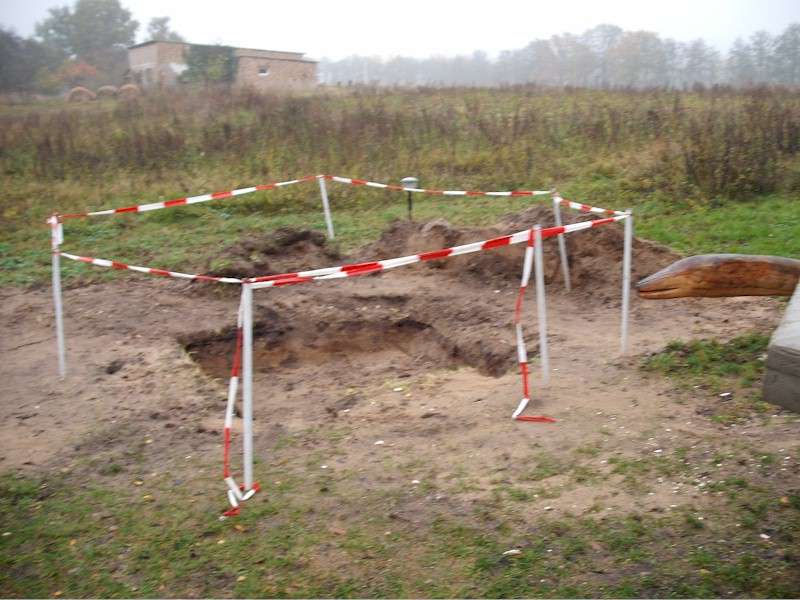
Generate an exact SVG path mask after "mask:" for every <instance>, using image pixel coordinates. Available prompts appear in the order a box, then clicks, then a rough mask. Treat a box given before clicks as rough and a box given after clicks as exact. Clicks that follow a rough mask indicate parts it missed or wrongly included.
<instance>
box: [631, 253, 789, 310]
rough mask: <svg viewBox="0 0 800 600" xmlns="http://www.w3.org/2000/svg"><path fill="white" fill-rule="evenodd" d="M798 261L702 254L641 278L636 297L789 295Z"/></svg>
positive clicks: (774, 257) (779, 258) (743, 255)
mask: <svg viewBox="0 0 800 600" xmlns="http://www.w3.org/2000/svg"><path fill="white" fill-rule="evenodd" d="M798 279H800V260H795V259H793V258H783V257H780V256H754V255H748V254H703V255H700V256H690V257H689V258H684V259H682V260H679V261H677V262H674V263H672V264H671V265H670V266H668V267H667V268H665V269H662V270H661V271H658V272H657V273H655V274H653V275H650V276H649V277H646V278H644V279H642V280H641V281H640V282H639V283H638V284H637V286H636V288H637V290H638V292H639V297H640V298H647V299H652V300H660V299H665V298H687V297H706V298H723V297H732V296H791V295H792V293H793V292H794V290H795V288H796V287H797V282H798Z"/></svg>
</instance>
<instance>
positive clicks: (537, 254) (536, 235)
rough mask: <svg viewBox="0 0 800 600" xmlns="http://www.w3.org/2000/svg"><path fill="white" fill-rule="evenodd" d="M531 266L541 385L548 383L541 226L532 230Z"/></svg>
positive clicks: (548, 369)
mask: <svg viewBox="0 0 800 600" xmlns="http://www.w3.org/2000/svg"><path fill="white" fill-rule="evenodd" d="M533 244H534V246H533V266H534V271H535V276H536V313H537V318H538V320H539V361H540V363H541V366H542V385H547V384H549V383H550V353H549V352H548V350H547V307H546V306H545V298H544V259H543V254H542V252H543V250H544V248H543V246H542V226H541V225H536V226H535V227H534V228H533Z"/></svg>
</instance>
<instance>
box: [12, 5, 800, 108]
mask: <svg viewBox="0 0 800 600" xmlns="http://www.w3.org/2000/svg"><path fill="white" fill-rule="evenodd" d="M138 31H139V23H138V22H137V21H136V20H134V19H133V18H132V15H131V13H130V11H129V10H127V9H126V8H124V7H123V6H122V4H121V3H120V0H75V3H74V5H73V6H63V7H58V8H51V9H50V10H49V13H48V15H47V16H46V17H45V18H44V19H43V20H42V21H40V22H39V23H37V24H36V28H35V34H34V35H33V36H31V37H29V38H23V37H21V36H19V35H17V34H16V33H14V32H13V31H11V30H9V29H4V28H2V27H0V92H37V93H58V92H61V91H63V90H64V89H67V88H70V87H73V86H76V85H86V86H90V87H91V86H100V85H104V84H115V85H117V84H120V83H122V81H123V78H124V76H125V74H126V71H127V68H128V61H127V47H128V46H130V45H132V44H133V43H134V42H135V40H136V35H137V32H138ZM145 37H146V39H148V40H165V41H183V39H182V38H181V36H180V35H179V34H177V33H176V32H175V31H173V30H172V29H171V28H170V22H169V17H156V18H153V19H152V20H151V21H150V22H149V24H148V26H147V28H146V34H145ZM207 48H209V50H208V52H206V53H205V54H208V53H209V52H211V51H212V50H213V49H214V47H207ZM219 48H220V49H221V50H220V51H223V50H224V49H225V48H226V47H219ZM190 54H191V53H190ZM196 54H197V56H195V57H192V56H188V57H187V62H191V60H190V59H193V58H194V59H195V60H194V61H193V63H192V64H193V65H194V69H193V70H192V73H194V72H195V71H197V73H198V74H197V76H196V77H194V78H193V79H192V80H193V81H201V82H210V81H216V82H219V81H222V82H224V81H225V79H224V78H222V79H220V78H219V77H216V78H215V77H214V76H213V75H214V74H215V72H216V71H220V68H217V67H219V64H222V63H221V62H220V61H219V60H217V61H216V62H214V64H213V65H212V66H213V67H214V68H213V69H212V68H206V67H207V66H208V65H206V63H207V62H208V57H207V56H206V55H205V54H204V53H203V52H198V53H196ZM204 61H205V62H204ZM223 62H224V61H223ZM194 63H196V64H194ZM217 63H219V64H217ZM225 65H227V63H225V64H223V66H225ZM190 66H191V65H190ZM222 71H224V72H225V73H227V71H226V70H225V69H222ZM223 74H224V73H223ZM319 77H320V81H321V82H322V83H325V84H368V85H388V86H393V85H401V86H402V85H411V86H420V85H425V86H498V85H520V84H540V85H549V86H575V87H600V88H616V87H621V88H649V87H668V88H686V87H692V86H696V85H704V86H707V85H715V84H728V85H734V86H741V87H744V86H754V85H785V86H798V85H800V24H798V23H793V24H790V25H788V26H787V27H786V29H785V30H784V31H783V32H782V33H780V34H779V35H775V36H773V35H771V34H769V33H767V32H764V31H760V32H756V33H754V34H753V35H751V36H750V37H749V38H748V39H737V40H736V42H735V43H734V44H733V46H732V47H731V49H730V51H729V52H727V54H725V55H723V54H722V53H721V52H719V51H718V50H717V49H715V48H713V47H712V46H710V45H709V44H707V43H706V42H705V41H703V40H702V39H697V40H694V41H691V42H678V41H675V40H672V39H669V38H661V37H659V36H658V35H657V34H656V33H653V32H649V31H624V30H623V29H621V28H620V27H617V26H615V25H598V26H597V27H594V28H592V29H589V30H588V31H585V32H584V33H582V34H580V35H576V34H571V33H564V34H561V35H554V36H552V37H550V38H549V39H537V40H534V41H532V42H530V43H529V44H528V45H527V46H525V47H524V48H521V49H517V50H507V51H504V52H501V53H500V55H499V56H497V57H496V58H490V57H489V56H488V54H487V53H485V52H482V51H476V52H473V53H472V54H471V55H468V56H455V57H442V56H433V57H430V58H423V59H415V58H409V57H402V56H400V57H395V58H391V59H381V58H377V57H369V56H351V57H348V58H344V59H342V60H329V59H323V60H322V61H321V62H320V64H319Z"/></svg>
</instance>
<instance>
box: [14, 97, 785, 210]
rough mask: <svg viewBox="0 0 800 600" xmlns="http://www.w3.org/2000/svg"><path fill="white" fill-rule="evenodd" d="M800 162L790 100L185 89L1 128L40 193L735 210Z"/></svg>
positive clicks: (18, 116) (780, 184)
mask: <svg viewBox="0 0 800 600" xmlns="http://www.w3.org/2000/svg"><path fill="white" fill-rule="evenodd" d="M798 148H800V97H799V96H798V94H797V93H796V92H794V91H790V90H782V89H757V90H750V91H745V92H740V91H734V90H730V89H725V88H714V89H711V90H707V91H697V92H691V93H689V92H675V91H658V90H654V91H592V90H582V89H559V90H555V89H547V88H536V87H526V88H507V89H492V90H475V89H426V88H420V89H414V90H408V89H404V90H385V89H383V90H377V89H371V88H364V89H356V90H355V91H342V90H338V89H332V90H327V91H320V92H317V93H315V94H313V95H303V96H298V95H295V96H292V95H258V94H254V93H251V92H246V91H242V92H230V91H226V90H223V89H218V90H214V89H203V90H200V89H195V90H192V89H184V90H181V91H175V92H169V93H166V92H165V93H163V94H153V95H149V96H146V97H142V98H139V99H136V100H134V101H128V102H123V101H119V102H114V101H111V102H104V103H100V104H97V105H94V106H83V107H70V106H61V105H56V106H53V105H48V106H45V107H31V108H29V109H25V110H13V111H11V110H9V111H6V112H5V113H0V168H2V170H3V173H4V174H5V175H6V176H11V177H21V178H25V179H30V178H37V179H44V180H48V179H77V180H86V179H89V180H94V179H100V178H108V177H109V176H110V175H113V174H114V173H119V172H128V173H131V172H141V173H147V174H148V175H149V176H152V177H154V178H163V179H168V178H169V177H170V176H171V175H172V174H174V173H175V172H176V171H177V172H185V173H200V172H203V171H204V170H209V169H219V168H220V167H225V166H228V167H230V173H231V176H233V177H236V178H242V179H243V181H242V183H245V182H246V181H244V179H247V178H255V179H258V180H262V179H280V178H282V177H289V176H296V175H303V174H307V173H314V172H321V171H328V172H341V173H343V174H348V173H349V174H352V175H356V176H366V177H373V178H384V179H388V178H393V177H397V176H402V175H403V174H408V173H414V174H418V175H421V176H424V177H426V178H427V180H426V183H427V184H433V183H434V181H433V180H434V179H435V180H437V181H442V182H449V183H457V184H461V185H467V184H469V185H473V186H481V185H493V186H496V187H514V186H531V185H537V186H543V185H544V186H549V185H553V184H559V183H563V182H565V181H569V180H570V179H571V178H574V177H576V176H586V177H594V176H596V177H615V178H620V179H621V180H623V181H624V182H625V185H628V186H629V187H630V188H631V189H635V190H638V191H642V192H644V191H651V190H654V189H658V190H662V191H666V192H675V193H680V194H683V195H686V196H695V197H698V198H712V197H717V196H720V197H731V198H741V197H746V196H749V195H752V194H757V193H764V192H771V191H775V190H780V189H784V190H785V189H792V188H794V187H795V186H798V178H797V176H796V172H797V170H796V169H793V165H794V163H795V161H796V158H797V153H798ZM232 183H235V182H232ZM195 191H202V190H195Z"/></svg>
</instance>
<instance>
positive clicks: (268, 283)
mask: <svg viewBox="0 0 800 600" xmlns="http://www.w3.org/2000/svg"><path fill="white" fill-rule="evenodd" d="M626 217H627V215H625V214H622V215H619V216H615V217H608V218H605V219H595V220H593V221H584V222H582V223H573V224H571V225H562V226H560V227H548V228H547V229H542V239H544V238H549V237H554V236H557V235H560V234H562V233H572V232H574V231H581V230H583V229H591V228H593V227H599V226H600V225H605V224H606V223H613V222H615V221H620V220H622V219H625V218H626ZM528 237H529V230H527V229H526V230H525V231H519V232H517V233H513V234H511V235H504V236H502V237H498V238H494V239H491V240H483V241H480V242H472V243H470V244H464V245H462V246H453V247H451V248H442V249H440V250H434V251H432V252H423V253H422V254H411V255H409V256H400V257H398V258H390V259H386V260H378V261H372V262H364V263H355V264H351V265H342V266H339V267H327V268H324V269H314V270H313V271H298V272H296V273H282V274H280V275H267V276H264V277H253V278H250V279H244V280H243V283H248V284H251V285H252V287H253V289H260V288H265V287H279V286H284V285H296V284H298V283H306V282H309V281H319V280H325V279H339V278H342V277H356V276H358V275H367V274H369V273H378V272H380V271H386V270H388V269H394V268H397V267H403V266H405V265H411V264H414V263H418V262H423V261H428V260H438V259H440V258H449V257H451V256H459V255H461V254H469V253H471V252H480V251H482V250H489V249H491V248H499V247H502V246H509V245H512V244H520V243H522V242H526V241H527V240H528Z"/></svg>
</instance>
